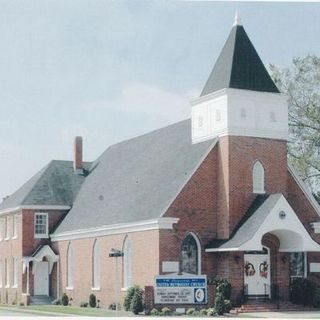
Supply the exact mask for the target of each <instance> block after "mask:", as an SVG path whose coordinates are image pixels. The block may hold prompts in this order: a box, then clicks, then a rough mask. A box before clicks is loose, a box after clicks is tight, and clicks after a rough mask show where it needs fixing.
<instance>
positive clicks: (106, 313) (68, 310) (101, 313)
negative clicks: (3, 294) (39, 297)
mask: <svg viewBox="0 0 320 320" xmlns="http://www.w3.org/2000/svg"><path fill="white" fill-rule="evenodd" d="M17 308H18V309H20V310H21V311H22V310H28V311H33V310H34V311H43V312H49V313H63V314H72V315H77V316H87V317H115V316H116V312H115V311H113V310H107V309H99V308H90V307H87V308H80V307H71V306H56V305H36V306H27V307H17ZM118 315H119V316H129V315H131V313H130V312H126V311H123V310H119V312H118Z"/></svg>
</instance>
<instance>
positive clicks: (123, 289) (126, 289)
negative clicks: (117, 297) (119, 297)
mask: <svg viewBox="0 0 320 320" xmlns="http://www.w3.org/2000/svg"><path fill="white" fill-rule="evenodd" d="M128 289H129V288H121V291H128Z"/></svg>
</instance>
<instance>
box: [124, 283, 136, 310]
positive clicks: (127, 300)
mask: <svg viewBox="0 0 320 320" xmlns="http://www.w3.org/2000/svg"><path fill="white" fill-rule="evenodd" d="M136 289H137V286H134V287H130V288H129V289H128V290H127V293H126V296H125V298H124V302H123V308H124V310H125V311H130V306H131V300H132V298H133V296H134V293H135V291H136Z"/></svg>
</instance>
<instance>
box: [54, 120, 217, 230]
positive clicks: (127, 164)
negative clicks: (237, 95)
mask: <svg viewBox="0 0 320 320" xmlns="http://www.w3.org/2000/svg"><path fill="white" fill-rule="evenodd" d="M214 143H215V140H209V141H206V142H202V143H197V144H194V145H193V144H192V142H191V121H190V119H188V120H185V121H182V122H178V123H175V124H173V125H170V126H168V127H165V128H162V129H159V130H156V131H153V132H151V133H148V134H145V135H142V136H140V137H137V138H134V139H130V140H127V141H124V142H121V143H118V144H116V145H113V146H111V147H109V148H108V149H107V150H106V151H105V152H104V153H103V154H102V155H101V156H100V157H99V158H98V160H97V161H95V162H94V163H93V164H92V167H91V169H90V171H89V174H88V176H87V178H86V180H85V182H84V183H83V186H82V188H81V190H80V192H79V194H78V196H77V198H76V201H75V203H74V205H73V207H72V209H71V210H70V212H69V213H68V215H67V216H66V217H65V218H64V220H63V221H62V223H61V224H60V225H59V227H58V228H57V230H56V232H55V234H60V233H65V232H71V231H75V230H82V229H87V228H95V227H101V226H108V225H113V224H120V223H129V222H134V221H141V220H148V219H155V218H158V217H161V215H162V214H163V213H164V212H165V211H166V209H167V208H168V206H169V205H170V204H171V203H172V201H173V200H174V198H175V197H176V196H177V195H178V193H179V192H180V191H181V189H182V187H183V186H184V185H185V183H186V182H187V181H188V180H189V179H190V177H191V175H192V174H193V173H194V172H195V170H196V169H197V167H198V166H199V165H200V163H201V162H202V161H203V160H204V158H205V157H206V155H207V154H208V153H209V151H210V150H211V149H212V147H213V144H214Z"/></svg>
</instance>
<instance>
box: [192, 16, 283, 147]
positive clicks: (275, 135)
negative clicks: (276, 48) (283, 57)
mask: <svg viewBox="0 0 320 320" xmlns="http://www.w3.org/2000/svg"><path fill="white" fill-rule="evenodd" d="M286 100H287V97H286V96H284V95H282V94H280V92H279V90H278V89H277V87H276V85H275V84H274V82H273V81H272V79H271V77H270V75H269V74H268V72H267V70H266V68H265V66H264V65H263V63H262V61H261V59H260V58H259V56H258V54H257V52H256V50H255V48H254V47H253V45H252V43H251V41H250V40H249V38H248V36H247V34H246V32H245V30H244V28H243V26H242V25H241V21H240V18H239V15H238V14H236V17H235V22H234V25H233V27H232V30H231V32H230V35H229V37H228V39H227V41H226V43H225V45H224V47H223V49H222V51H221V53H220V56H219V58H218V60H217V62H216V64H215V66H214V68H213V70H212V72H211V74H210V76H209V79H208V81H207V83H206V85H205V87H204V88H203V90H202V93H201V95H200V97H199V98H197V99H195V100H193V101H192V102H191V104H192V117H191V118H192V143H198V142H201V141H205V140H208V139H212V138H217V137H222V136H238V137H240V136H241V137H256V138H264V139H276V140H287V138H288V106H287V102H286Z"/></svg>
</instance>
